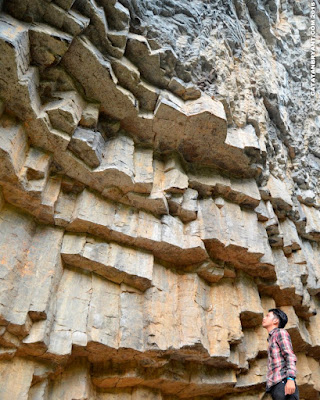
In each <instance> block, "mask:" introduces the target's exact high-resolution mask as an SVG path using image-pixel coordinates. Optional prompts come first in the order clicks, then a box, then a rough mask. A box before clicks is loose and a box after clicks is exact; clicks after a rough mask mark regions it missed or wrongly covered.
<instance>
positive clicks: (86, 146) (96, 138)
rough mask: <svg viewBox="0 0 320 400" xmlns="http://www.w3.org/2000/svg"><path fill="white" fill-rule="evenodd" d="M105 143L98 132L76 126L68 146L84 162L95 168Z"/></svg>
mask: <svg viewBox="0 0 320 400" xmlns="http://www.w3.org/2000/svg"><path fill="white" fill-rule="evenodd" d="M104 147H105V143H104V140H103V137H102V135H101V133H100V132H98V131H93V130H89V129H82V128H77V129H76V130H75V132H74V134H73V135H72V138H71V141H70V143H69V146H68V148H69V149H70V150H71V151H72V152H74V153H75V154H76V155H77V156H78V157H79V158H80V159H81V160H82V161H83V162H84V163H85V164H87V165H89V167H91V168H96V167H98V166H99V165H100V163H101V160H102V153H103V151H104Z"/></svg>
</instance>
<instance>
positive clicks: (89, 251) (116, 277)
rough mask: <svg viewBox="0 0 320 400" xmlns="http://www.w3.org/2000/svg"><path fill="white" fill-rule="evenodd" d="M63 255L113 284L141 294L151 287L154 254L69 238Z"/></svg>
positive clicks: (94, 241)
mask: <svg viewBox="0 0 320 400" xmlns="http://www.w3.org/2000/svg"><path fill="white" fill-rule="evenodd" d="M61 255H62V258H63V260H64V261H65V262H66V263H67V264H69V265H73V266H75V267H80V268H84V269H87V270H89V271H93V272H95V273H97V274H98V275H101V276H104V277H105V278H107V279H109V280H111V281H112V282H115V283H121V282H124V283H127V284H128V285H131V286H133V287H136V288H137V289H140V290H146V289H147V288H148V287H150V286H151V279H152V269H153V256H152V254H149V253H146V252H142V251H140V250H135V249H132V248H129V247H123V246H119V245H118V244H116V243H110V244H108V243H105V242H101V241H97V240H95V239H93V238H89V237H87V238H86V237H85V236H77V235H72V234H66V235H65V237H64V240H63V246H62V249H61Z"/></svg>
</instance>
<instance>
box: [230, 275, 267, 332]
mask: <svg viewBox="0 0 320 400" xmlns="http://www.w3.org/2000/svg"><path fill="white" fill-rule="evenodd" d="M236 288H237V292H238V296H239V308H240V319H241V324H242V327H243V328H251V327H254V326H257V325H260V324H261V322H262V317H263V310H262V307H261V304H260V297H259V292H258V288H257V286H256V284H255V283H254V280H253V279H252V278H251V277H249V276H247V275H246V274H244V273H239V274H238V277H237V280H236Z"/></svg>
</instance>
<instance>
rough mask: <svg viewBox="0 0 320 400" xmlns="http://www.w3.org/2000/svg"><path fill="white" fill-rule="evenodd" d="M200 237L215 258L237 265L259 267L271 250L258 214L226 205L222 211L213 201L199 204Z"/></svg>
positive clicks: (204, 201)
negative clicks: (264, 255) (264, 256)
mask: <svg viewBox="0 0 320 400" xmlns="http://www.w3.org/2000/svg"><path fill="white" fill-rule="evenodd" d="M198 219H199V222H200V235H201V238H202V240H203V241H204V243H205V244H206V247H207V249H208V252H209V254H210V255H211V256H212V257H213V258H218V259H221V260H224V261H232V262H233V263H235V265H237V264H238V265H241V263H245V264H256V263H258V261H259V259H260V258H261V256H262V255H263V254H265V253H266V250H265V249H264V247H268V244H267V243H266V238H265V237H264V236H263V232H262V231H261V230H260V227H259V225H258V221H257V216H256V214H255V213H254V212H250V211H244V210H241V209H240V207H239V206H238V205H235V204H233V203H229V202H225V203H224V206H223V207H221V208H219V207H218V206H217V205H216V204H215V203H214V201H213V200H212V199H204V200H200V201H199V211H198Z"/></svg>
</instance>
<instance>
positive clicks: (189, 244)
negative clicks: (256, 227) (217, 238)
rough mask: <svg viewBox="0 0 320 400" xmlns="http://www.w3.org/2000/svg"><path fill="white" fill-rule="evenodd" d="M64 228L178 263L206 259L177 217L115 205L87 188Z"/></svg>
mask: <svg viewBox="0 0 320 400" xmlns="http://www.w3.org/2000/svg"><path fill="white" fill-rule="evenodd" d="M67 229H68V230H70V231H74V232H88V233H92V234H94V235H99V236H101V237H103V238H105V239H107V240H117V241H120V242H123V243H125V244H129V245H136V246H138V247H141V248H143V249H146V250H150V251H152V252H153V254H154V255H155V256H156V257H159V258H161V259H164V260H166V261H169V262H174V263H177V264H178V265H183V264H184V265H185V264H187V265H190V264H194V263H197V262H201V261H203V260H205V259H206V258H207V254H206V251H205V249H204V245H203V243H202V241H201V240H200V238H199V237H198V236H196V235H190V234H188V233H187V231H186V229H185V227H184V225H183V223H182V222H181V221H180V220H179V219H177V218H174V217H171V216H169V215H168V216H163V217H162V219H161V220H159V219H157V218H154V217H153V216H152V215H150V214H148V213H144V212H139V213H138V212H137V211H135V210H134V209H132V208H130V207H126V206H122V205H120V204H119V205H117V206H115V204H113V203H111V202H109V201H107V200H103V199H102V198H101V197H99V196H97V195H95V194H93V193H90V192H88V191H83V193H82V194H81V195H79V197H78V199H77V204H76V207H75V210H74V213H73V217H72V220H71V222H70V224H69V225H68V227H67Z"/></svg>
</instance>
